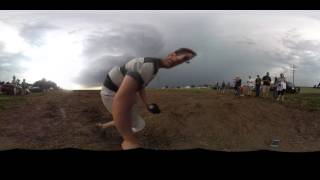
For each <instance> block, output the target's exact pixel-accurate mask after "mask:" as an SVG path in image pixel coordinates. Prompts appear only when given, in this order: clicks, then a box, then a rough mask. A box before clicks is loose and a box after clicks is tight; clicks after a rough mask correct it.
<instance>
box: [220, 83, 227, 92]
mask: <svg viewBox="0 0 320 180" xmlns="http://www.w3.org/2000/svg"><path fill="white" fill-rule="evenodd" d="M225 89H226V83H225V82H224V81H222V84H221V93H222V94H224V92H225Z"/></svg>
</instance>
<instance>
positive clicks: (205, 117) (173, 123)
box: [0, 90, 320, 152]
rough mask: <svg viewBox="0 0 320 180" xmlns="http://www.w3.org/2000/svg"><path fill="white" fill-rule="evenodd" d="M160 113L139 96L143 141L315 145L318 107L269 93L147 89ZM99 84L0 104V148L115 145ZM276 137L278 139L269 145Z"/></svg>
mask: <svg viewBox="0 0 320 180" xmlns="http://www.w3.org/2000/svg"><path fill="white" fill-rule="evenodd" d="M148 97H149V101H150V102H155V103H157V104H158V105H159V107H160V108H161V110H162V113H161V114H158V115H153V114H150V113H148V112H147V111H146V110H145V109H144V108H143V107H142V106H141V104H140V111H141V116H142V117H143V118H144V119H145V121H146V128H145V129H144V130H143V131H141V132H139V133H137V137H138V138H139V139H140V140H141V141H142V144H143V147H144V148H147V149H162V150H177V149H193V148H203V149H209V150H219V151H254V150H262V149H264V150H275V151H288V152H296V151H299V152H300V151H302V152H306V151H319V150H320V141H319V139H320V111H310V110H307V109H306V110H303V109H301V108H295V107H292V106H290V105H287V104H286V103H284V104H280V103H278V102H276V101H274V100H273V99H271V98H255V97H235V96H233V95H232V93H231V92H228V93H227V94H225V95H218V94H217V93H216V92H215V91H213V90H149V92H148ZM111 119H112V117H111V114H110V113H109V112H107V110H106V109H105V107H104V106H103V104H102V101H101V99H100V95H99V91H70V92H66V91H60V92H49V93H47V94H36V95H31V96H26V97H25V98H23V100H21V101H18V102H15V103H10V104H9V105H8V106H7V107H6V108H5V109H2V110H0V142H1V143H0V149H1V150H7V149H16V148H17V149H61V148H79V149H86V150H120V143H121V138H120V136H119V134H118V133H117V131H116V129H115V128H110V129H107V130H104V131H103V130H101V129H99V128H97V126H96V123H99V122H107V121H110V120H111ZM272 139H279V140H280V144H279V147H277V148H274V147H271V146H270V144H271V141H272Z"/></svg>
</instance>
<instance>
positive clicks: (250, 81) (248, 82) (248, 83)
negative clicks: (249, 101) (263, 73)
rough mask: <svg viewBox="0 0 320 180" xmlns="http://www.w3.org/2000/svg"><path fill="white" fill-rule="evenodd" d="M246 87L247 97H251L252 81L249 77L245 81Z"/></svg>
mask: <svg viewBox="0 0 320 180" xmlns="http://www.w3.org/2000/svg"><path fill="white" fill-rule="evenodd" d="M247 87H248V89H247V95H248V96H252V91H253V90H254V79H253V78H252V77H251V76H249V78H248V80H247Z"/></svg>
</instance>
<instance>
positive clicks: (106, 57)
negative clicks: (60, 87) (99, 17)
mask: <svg viewBox="0 0 320 180" xmlns="http://www.w3.org/2000/svg"><path fill="white" fill-rule="evenodd" d="M163 46H164V42H163V40H162V36H161V34H160V33H159V32H158V31H157V30H156V29H155V28H154V27H152V26H150V25H136V24H133V25H123V26H119V25H118V26H116V25H114V26H113V28H112V29H109V30H108V31H99V32H95V33H94V34H91V35H90V36H89V37H88V39H87V40H86V41H85V42H84V48H85V49H84V51H83V55H84V56H85V57H86V59H87V60H86V61H87V64H88V66H87V67H86V68H85V69H84V70H83V71H82V72H81V76H80V78H78V79H76V81H77V82H79V83H81V84H83V85H85V86H97V85H100V84H101V82H102V81H103V79H104V78H105V75H106V73H107V71H108V70H110V69H111V68H112V67H113V66H116V65H121V64H122V63H125V62H127V61H128V60H130V59H132V58H133V57H145V56H152V57H156V56H157V55H158V54H159V52H161V51H162V48H163Z"/></svg>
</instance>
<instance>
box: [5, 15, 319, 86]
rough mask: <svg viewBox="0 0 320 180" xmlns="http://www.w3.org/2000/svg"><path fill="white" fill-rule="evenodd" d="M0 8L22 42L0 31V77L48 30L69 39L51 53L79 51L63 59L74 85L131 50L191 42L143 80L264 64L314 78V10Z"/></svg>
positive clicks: (228, 76)
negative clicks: (186, 54) (191, 53)
mask: <svg viewBox="0 0 320 180" xmlns="http://www.w3.org/2000/svg"><path fill="white" fill-rule="evenodd" d="M0 16H3V18H4V19H5V21H7V23H8V24H10V26H12V27H15V28H16V30H17V31H18V35H19V36H20V37H21V38H22V39H23V41H24V42H25V43H26V44H27V45H29V46H30V47H29V49H28V48H26V50H19V51H16V52H9V51H8V50H7V49H6V48H5V47H6V45H7V44H8V42H10V39H7V40H6V41H5V40H1V37H0V41H1V42H3V44H0V63H1V64H2V65H0V68H1V69H0V70H1V72H0V75H1V78H3V77H4V74H8V72H9V71H10V73H13V72H17V73H18V72H21V70H22V69H21V68H22V67H21V68H17V67H19V65H17V66H11V65H10V64H12V65H14V64H19V63H21V61H24V60H22V59H27V58H31V59H32V57H29V55H28V53H27V52H30V49H31V51H32V47H33V46H37V47H39V48H40V49H41V47H42V46H45V45H50V42H48V41H47V39H46V38H45V37H46V35H47V34H50V33H51V34H50V35H51V39H54V38H52V36H53V37H55V36H57V38H59V36H60V35H61V34H62V35H64V36H65V38H60V39H61V40H65V41H64V42H61V45H63V43H67V42H68V41H72V43H70V45H68V46H65V47H66V48H70V49H71V50H70V51H67V50H66V51H62V50H60V51H59V52H58V51H57V54H59V53H65V52H70V53H71V54H72V53H73V52H74V53H79V59H74V58H75V57H72V58H70V56H71V55H68V56H66V57H65V60H64V61H65V62H66V63H64V64H65V66H67V65H66V64H68V63H67V61H68V62H69V61H70V62H71V61H72V62H73V63H69V65H70V69H71V70H70V76H71V73H72V72H77V74H76V76H75V77H74V78H72V82H73V83H76V84H79V85H81V86H82V87H94V86H100V85H101V83H102V81H103V79H104V77H105V75H106V73H107V72H108V70H110V69H111V68H112V67H113V66H119V65H121V64H123V63H125V62H127V61H129V60H130V59H132V58H134V57H147V56H149V57H158V58H164V57H165V56H166V55H167V54H168V53H170V52H172V51H173V50H175V49H178V48H180V47H188V48H192V49H194V50H195V51H196V52H197V54H198V56H197V57H196V58H194V59H193V60H192V61H191V63H190V64H182V65H180V66H177V67H175V68H173V69H161V70H160V71H159V74H158V76H157V77H156V78H155V79H154V81H152V82H151V83H150V84H149V86H150V87H162V86H164V85H168V86H185V85H191V84H194V85H200V84H213V83H215V82H216V81H222V80H224V81H232V79H233V78H234V77H235V76H237V75H239V76H240V77H241V78H242V79H246V78H247V77H248V76H249V75H251V76H253V77H255V76H256V75H257V74H259V75H261V76H262V75H264V74H265V73H266V72H270V74H271V75H272V77H274V76H278V75H279V74H280V73H285V76H286V77H287V79H288V80H290V81H291V80H292V73H291V66H292V65H293V64H294V65H296V66H297V70H296V76H295V82H296V84H297V85H303V86H312V85H314V84H316V83H319V82H320V74H319V72H320V71H319V68H320V62H319V57H320V54H319V50H320V35H319V34H318V32H319V31H320V23H319V22H320V12H319V11H48V12H43V11H42V12H39V11H26V12H19V11H14V12H1V13H0ZM0 18H1V17H0ZM54 31H59V33H60V34H52V32H54ZM4 38H5V37H4ZM68 39H70V40H68ZM67 40H68V41H67ZM11 47H14V46H11ZM49 47H50V46H49ZM55 47H56V46H55ZM74 47H79V48H74ZM11 49H12V48H11ZM34 51H35V52H36V50H33V51H32V52H33V54H34ZM29 54H30V53H29ZM43 54H45V53H43ZM35 57H37V56H35ZM48 59H50V57H48ZM51 59H52V61H54V58H51ZM39 61H40V60H39ZM39 61H37V62H39ZM43 61H46V59H45V58H44V59H43ZM25 62H26V61H25ZM75 62H79V64H80V65H79V66H77V67H75V66H74V65H75ZM48 64H50V63H48ZM51 64H54V62H52V63H51ZM60 64H61V66H63V65H64V64H62V63H60ZM58 65H59V64H58ZM64 69H66V70H68V68H64ZM65 75H66V76H68V73H65ZM72 75H74V74H72ZM6 77H7V75H6ZM58 84H59V82H58Z"/></svg>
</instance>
